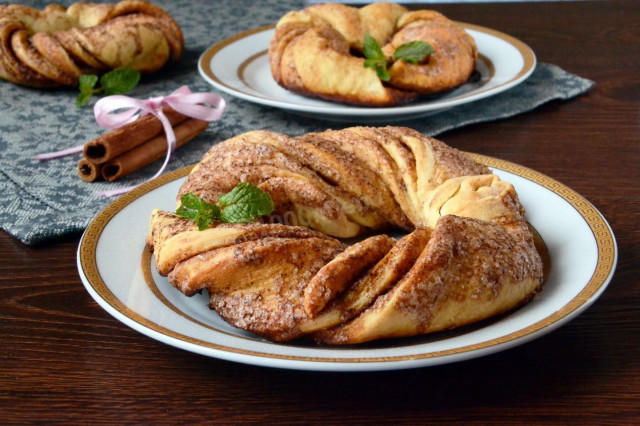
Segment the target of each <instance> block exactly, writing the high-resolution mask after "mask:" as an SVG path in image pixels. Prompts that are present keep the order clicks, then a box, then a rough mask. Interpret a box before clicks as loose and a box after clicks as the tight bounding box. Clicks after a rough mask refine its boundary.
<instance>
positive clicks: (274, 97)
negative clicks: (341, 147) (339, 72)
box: [198, 23, 536, 122]
mask: <svg viewBox="0 0 640 426" xmlns="http://www.w3.org/2000/svg"><path fill="white" fill-rule="evenodd" d="M460 25H462V26H463V27H464V28H465V29H466V30H467V31H468V32H469V34H471V36H473V38H474V39H475V40H476V44H477V46H478V53H479V58H478V61H477V64H476V73H475V76H474V77H472V79H471V81H470V82H468V83H466V84H464V85H463V86H461V87H459V88H457V89H455V90H452V91H450V92H447V93H444V94H441V95H436V96H431V97H428V98H424V99H422V100H418V101H415V102H412V103H410V104H406V105H401V106H396V107H386V108H365V107H357V106H349V105H343V104H339V103H334V102H328V101H323V100H320V99H314V98H310V97H305V96H301V95H298V94H296V93H293V92H290V91H288V90H286V89H284V88H282V87H280V86H279V85H278V83H276V81H275V80H274V79H273V76H272V74H271V69H270V67H269V58H268V55H267V49H268V47H269V40H270V39H271V36H272V35H273V33H274V31H275V30H274V26H273V25H271V26H267V27H260V28H256V29H253V30H250V31H245V32H243V33H240V34H237V35H235V36H233V37H231V38H228V39H226V40H223V41H221V42H219V43H216V44H214V45H213V46H211V47H210V48H208V49H207V50H206V51H205V52H204V53H203V54H202V55H201V56H200V59H199V60H198V70H199V71H200V75H202V77H203V78H204V79H205V80H206V81H207V82H208V83H210V84H212V85H213V86H214V87H216V88H218V89H220V90H222V91H223V92H226V93H229V94H230V95H232V96H235V97H238V98H240V99H244V100H246V101H250V102H255V103H258V104H262V105H268V106H272V107H276V108H281V109H284V110H287V111H290V112H294V113H298V114H302V115H308V116H313V117H316V118H322V119H325V120H331V121H354V120H358V121H366V122H380V121H384V122H390V121H395V120H402V119H409V118H415V117H420V116H424V115H428V114H432V113H435V112H439V111H442V110H444V109H447V108H451V107H453V106H456V105H461V104H466V103H468V102H473V101H477V100H479V99H483V98H486V97H488V96H493V95H496V94H498V93H500V92H503V91H505V90H507V89H509V88H511V87H513V86H515V85H517V84H519V83H521V82H522V81H524V80H525V79H526V78H527V77H529V75H531V73H532V72H533V70H534V68H535V65H536V57H535V54H534V53H533V51H532V50H531V48H529V47H528V46H527V45H526V44H524V43H523V42H521V41H520V40H517V39H515V38H513V37H511V36H509V35H507V34H504V33H501V32H498V31H495V30H491V29H488V28H483V27H480V26H477V25H471V24H465V23H460Z"/></svg>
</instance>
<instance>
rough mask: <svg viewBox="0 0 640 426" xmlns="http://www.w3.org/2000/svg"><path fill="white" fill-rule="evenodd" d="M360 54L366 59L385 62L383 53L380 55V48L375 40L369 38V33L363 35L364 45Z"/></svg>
mask: <svg viewBox="0 0 640 426" xmlns="http://www.w3.org/2000/svg"><path fill="white" fill-rule="evenodd" d="M362 53H363V54H364V57H365V58H367V59H380V60H386V59H385V57H384V53H382V48H381V47H380V45H379V44H378V42H377V41H376V39H375V38H373V37H371V35H370V34H369V33H366V34H365V35H364V45H363V48H362Z"/></svg>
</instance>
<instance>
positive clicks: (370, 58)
mask: <svg viewBox="0 0 640 426" xmlns="http://www.w3.org/2000/svg"><path fill="white" fill-rule="evenodd" d="M362 53H363V54H364V57H365V60H364V67H365V68H372V69H374V70H375V71H376V74H378V78H380V80H382V81H389V79H390V78H391V77H390V76H389V72H388V71H387V65H388V64H389V61H387V58H385V57H384V53H382V48H381V47H380V45H379V44H378V42H377V41H376V39H375V38H373V37H371V35H369V33H366V34H365V35H364V46H363V49H362Z"/></svg>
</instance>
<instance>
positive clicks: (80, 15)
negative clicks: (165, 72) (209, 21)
mask: <svg viewBox="0 0 640 426" xmlns="http://www.w3.org/2000/svg"><path fill="white" fill-rule="evenodd" d="M183 47H184V40H183V36H182V31H181V30H180V27H179V26H178V24H177V23H176V22H175V21H174V20H173V18H172V17H171V16H170V15H169V14H168V13H167V12H165V11H164V10H162V9H161V8H159V7H158V6H154V5H152V4H150V3H147V2H144V1H135V0H131V1H129V0H127V1H122V2H119V3H113V4H95V3H86V2H81V3H74V4H72V5H71V6H69V7H68V8H65V7H63V6H60V5H57V4H50V5H48V6H46V7H45V8H44V10H37V9H33V8H30V7H27V6H20V5H6V6H0V77H1V78H3V79H5V80H8V81H11V82H13V83H17V84H21V85H24V86H33V87H55V86H75V85H77V84H78V79H79V77H80V76H81V75H82V74H101V73H103V72H105V71H109V70H111V69H115V68H118V67H123V66H128V67H131V68H134V69H136V70H138V71H140V72H143V73H150V72H154V71H157V70H158V69H160V68H161V67H162V66H164V65H165V64H166V63H167V62H168V61H177V60H178V59H179V58H180V56H181V55H182V50H183Z"/></svg>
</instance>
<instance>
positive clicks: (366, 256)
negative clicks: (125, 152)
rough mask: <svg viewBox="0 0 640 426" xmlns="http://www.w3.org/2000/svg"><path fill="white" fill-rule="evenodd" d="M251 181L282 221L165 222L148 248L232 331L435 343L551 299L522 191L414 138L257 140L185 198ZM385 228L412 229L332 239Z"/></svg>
mask: <svg viewBox="0 0 640 426" xmlns="http://www.w3.org/2000/svg"><path fill="white" fill-rule="evenodd" d="M242 181H248V182H252V183H254V184H256V185H258V186H259V187H260V188H262V189H263V190H265V191H266V192H268V193H269V194H270V195H271V197H272V199H273V201H274V204H275V208H276V210H275V212H276V213H275V214H274V215H272V216H270V217H265V218H263V221H264V222H265V223H253V224H240V225H235V224H218V225H215V226H212V227H210V228H209V229H207V230H205V231H197V230H196V229H195V225H194V224H193V223H192V222H190V221H187V220H185V219H180V218H177V217H176V216H175V215H173V214H170V213H165V212H160V211H156V212H154V213H153V214H152V218H151V225H150V231H149V235H148V237H147V242H148V244H149V245H150V246H151V247H152V248H153V249H154V256H155V260H156V266H157V268H158V270H159V272H160V273H161V274H163V275H167V274H168V277H169V281H170V282H171V283H172V284H173V285H174V286H175V287H176V288H177V289H179V290H180V291H182V292H183V293H185V294H187V295H191V294H194V293H196V292H199V291H201V290H203V289H206V290H207V291H208V292H209V295H210V305H211V307H212V308H213V309H215V310H216V311H218V313H220V315H221V316H222V317H223V318H224V319H225V320H227V321H229V322H230V323H231V324H232V325H234V326H237V327H240V328H243V329H245V330H248V331H251V332H253V333H257V334H259V335H261V336H264V337H267V338H269V339H272V340H276V341H286V340H290V339H295V338H298V337H301V336H308V337H310V338H312V339H315V340H316V341H318V342H322V343H327V344H352V343H360V342H366V341H369V340H373V339H382V338H387V337H400V336H411V335H416V334H423V333H430V332H434V331H438V330H444V329H449V328H454V327H459V326H462V325H465V324H469V323H471V322H475V321H479V320H482V319H485V318H488V317H490V316H492V315H496V314H498V313H502V312H505V311H507V310H509V309H513V308H515V307H517V306H519V305H521V304H522V303H525V302H526V301H527V300H529V299H530V298H532V297H533V296H534V295H535V294H536V292H537V291H539V290H540V287H541V284H542V278H543V265H542V260H541V258H540V255H539V253H538V252H537V250H536V246H535V243H534V239H533V236H532V234H531V232H530V230H529V228H528V225H527V223H526V221H525V217H524V208H523V207H522V205H521V204H520V202H519V201H518V196H517V193H516V192H515V189H514V187H513V185H511V184H510V183H508V182H504V181H502V180H500V179H499V178H498V176H496V175H494V174H492V173H491V171H490V170H489V169H488V168H487V167H485V166H483V165H481V164H479V163H477V162H476V161H474V160H473V159H471V158H470V157H469V156H467V155H466V154H464V153H462V152H460V151H457V150H455V149H453V148H450V147H448V146H446V145H445V144H443V143H442V142H439V141H437V140H435V139H432V138H427V137H425V136H423V135H421V134H420V133H418V132H416V131H414V130H412V129H408V128H404V127H381V128H371V127H352V128H347V129H343V130H327V131H324V132H321V133H311V134H308V135H302V136H299V137H296V138H289V137H287V136H285V135H281V134H277V133H273V132H267V131H255V132H248V133H245V134H242V135H239V136H236V137H234V138H232V139H229V140H227V141H225V142H222V143H220V144H217V145H216V146H214V147H213V148H211V150H209V152H208V153H207V154H205V156H204V157H203V160H202V161H201V162H200V163H199V164H198V165H197V166H196V167H194V168H193V170H192V171H191V173H190V175H189V176H188V177H187V179H186V181H185V182H184V183H183V185H182V187H181V189H180V191H179V195H181V194H184V193H186V192H194V193H196V194H197V195H199V196H201V197H202V198H204V199H206V200H207V201H210V202H214V201H216V200H217V198H218V196H220V195H221V194H222V193H224V192H227V191H229V190H230V189H232V188H233V187H234V186H235V185H236V184H237V183H239V182H242ZM367 182H369V183H370V184H369V185H367ZM302 212H304V214H305V215H306V216H305V217H304V220H301V219H300V217H301V213H302ZM288 213H291V216H287V214H288ZM283 219H284V220H283ZM275 222H277V223H275ZM300 222H304V223H300ZM300 224H302V225H304V226H306V227H308V228H312V229H313V230H310V229H306V228H301V227H299V226H293V225H300ZM386 227H389V228H404V229H408V230H410V229H414V230H413V231H412V232H411V233H409V234H408V235H406V236H405V237H403V238H402V239H401V240H400V241H398V242H397V243H395V242H394V240H393V239H392V238H390V237H388V236H386V235H377V236H373V237H370V238H367V239H364V240H362V241H360V242H357V243H355V244H353V245H351V246H349V247H347V246H346V245H344V244H343V243H341V242H340V241H338V240H336V239H334V238H331V237H330V236H329V235H331V236H337V237H351V236H357V235H359V234H361V233H370V232H376V231H377V230H379V229H382V228H386ZM325 234H327V235H325Z"/></svg>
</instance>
